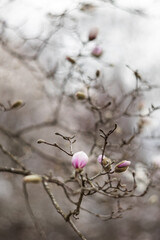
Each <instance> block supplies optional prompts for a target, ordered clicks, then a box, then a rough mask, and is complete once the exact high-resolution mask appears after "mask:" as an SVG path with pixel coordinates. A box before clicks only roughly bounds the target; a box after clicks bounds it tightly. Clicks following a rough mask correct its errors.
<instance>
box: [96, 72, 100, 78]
mask: <svg viewBox="0 0 160 240" xmlns="http://www.w3.org/2000/svg"><path fill="white" fill-rule="evenodd" d="M99 76H100V70H97V71H96V77H97V78H98V77H99Z"/></svg>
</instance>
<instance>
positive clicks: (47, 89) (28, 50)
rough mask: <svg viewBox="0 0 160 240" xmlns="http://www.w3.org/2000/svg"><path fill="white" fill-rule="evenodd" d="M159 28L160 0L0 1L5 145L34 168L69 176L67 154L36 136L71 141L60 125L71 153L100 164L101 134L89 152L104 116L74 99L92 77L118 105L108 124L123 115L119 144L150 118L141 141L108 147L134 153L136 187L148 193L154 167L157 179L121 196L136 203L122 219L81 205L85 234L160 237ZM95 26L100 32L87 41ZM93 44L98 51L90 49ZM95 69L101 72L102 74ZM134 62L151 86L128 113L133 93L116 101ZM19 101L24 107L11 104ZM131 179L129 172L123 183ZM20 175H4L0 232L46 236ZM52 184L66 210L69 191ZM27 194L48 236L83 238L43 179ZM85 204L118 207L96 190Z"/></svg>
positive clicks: (116, 153) (102, 95)
mask: <svg viewBox="0 0 160 240" xmlns="http://www.w3.org/2000/svg"><path fill="white" fill-rule="evenodd" d="M159 28H160V2H159V1H158V0H157V1H156V0H143V1H142V0H141V1H138V0H130V1H126V0H119V1H118V0H117V1H116V0H115V1H114V0H108V1H107V0H106V1H105V0H97V1H96V0H90V1H87V0H86V1H78V0H77V1H76V0H75V1H71V0H59V1H58V2H57V1H54V0H52V1H51V0H45V1H44V0H34V1H31V0H21V1H20V0H0V56H1V57H0V104H1V105H0V145H2V146H3V147H4V148H6V149H7V150H8V151H9V152H11V153H12V154H13V155H15V156H16V157H17V158H18V159H19V160H20V161H21V162H22V163H23V164H24V165H25V166H26V167H27V168H28V169H31V170H32V171H33V172H36V173H39V174H47V173H49V171H52V173H53V175H54V176H58V177H63V178H67V177H68V176H70V175H71V174H72V170H73V169H72V168H71V163H70V161H71V158H70V157H69V156H67V155H65V154H64V153H63V152H60V151H59V150H58V149H55V148H53V147H49V146H45V145H38V144H37V140H38V139H45V140H47V141H49V142H58V143H59V144H61V145H62V146H63V147H64V148H67V147H68V145H67V144H66V143H65V142H64V141H62V140H61V139H59V138H58V137H57V136H55V135H54V133H55V132H60V133H63V134H64V135H67V136H68V135H70V136H71V135H73V134H76V139H77V143H76V144H75V145H74V152H76V151H80V150H83V151H85V152H86V153H87V154H88V155H89V156H90V159H91V161H90V164H89V165H88V167H87V171H90V173H96V172H97V170H100V167H99V166H98V164H97V161H96V158H97V156H98V155H99V153H100V146H102V142H101V140H100V139H99V138H98V137H97V142H96V144H97V145H96V148H95V149H94V151H91V150H92V146H93V142H94V134H93V132H94V128H95V122H96V121H95V120H96V119H97V115H96V114H95V113H93V112H92V111H91V110H88V108H87V106H86V104H84V102H83V101H80V102H79V101H77V99H76V97H75V93H76V92H77V91H84V92H85V93H86V91H87V90H86V89H87V86H88V84H89V85H90V86H92V87H93V89H92V96H93V98H94V99H96V100H95V102H96V103H98V104H100V105H103V104H104V103H106V102H108V101H111V102H113V107H112V105H111V107H109V109H107V111H106V112H103V113H104V117H105V118H106V120H107V123H106V125H105V126H103V124H102V126H101V127H102V128H104V129H105V130H106V131H107V130H110V127H111V126H113V125H114V123H115V121H116V123H118V131H117V132H116V133H115V136H113V137H112V142H115V143H117V142H118V141H120V140H121V139H123V138H126V139H129V137H130V136H132V134H133V132H134V130H135V129H136V127H137V124H140V123H141V122H140V121H141V120H142V119H143V120H144V121H145V124H144V125H145V126H144V128H143V131H142V132H141V135H140V136H138V139H136V140H135V141H134V142H133V143H132V144H128V145H127V146H125V147H124V149H123V150H122V149H120V148H117V147H116V146H111V147H109V148H108V150H107V151H108V152H107V154H108V155H109V156H110V157H111V158H112V159H115V160H122V159H123V157H126V158H127V159H129V160H131V161H132V166H131V169H132V170H134V171H135V172H136V176H137V182H138V184H139V185H138V186H139V187H138V190H137V191H138V192H143V191H144V189H145V187H146V184H147V182H148V178H150V177H148V176H150V175H149V174H148V173H150V170H153V169H151V168H153V165H154V166H155V168H154V170H153V171H152V175H153V176H154V177H153V184H152V186H151V188H150V189H149V191H148V192H147V194H145V196H144V197H142V198H139V199H135V198H133V199H129V198H128V199H125V200H124V201H123V200H122V206H124V207H126V206H127V207H128V208H129V207H130V210H128V211H125V212H124V214H123V216H122V218H117V219H111V220H109V221H102V220H101V219H99V218H97V217H95V216H92V215H90V214H88V213H87V212H83V211H82V212H81V214H80V219H79V220H77V221H76V224H77V226H78V227H79V228H80V229H81V231H82V232H83V233H84V235H85V236H86V237H87V239H92V240H94V239H108V240H110V239H112V240H125V239H126V240H131V239H137V240H141V239H143V240H159V235H160V229H159V224H160V215H159V209H160V194H159V184H158V183H159V180H160V170H159V168H160V152H159V136H160V132H159V127H160V124H159V122H160V121H159V119H160V111H155V112H153V114H152V115H151V116H150V114H148V112H149V109H151V108H152V107H151V105H152V104H153V106H154V107H157V106H159V105H160V88H159V85H160V83H159V76H160V68H159V63H160V44H159V43H160V31H159ZM92 29H94V30H95V29H97V31H98V33H97V36H96V39H94V40H93V41H89V40H88V36H89V33H90V31H91V30H92ZM95 47H97V48H98V49H99V50H100V52H101V54H100V55H99V56H94V54H93V50H94V49H95ZM97 70H98V71H99V75H100V76H98V77H97V78H96V79H95V74H96V71H97ZM136 70H137V71H138V73H139V74H140V75H139V76H140V80H141V79H142V80H143V81H142V85H144V86H145V87H146V86H148V87H147V88H146V89H147V90H144V91H143V92H142V94H140V95H138V96H137V97H136V99H134V100H133V99H132V100H133V101H131V103H132V106H131V108H130V111H129V112H130V115H131V116H127V114H126V115H125V114H124V112H125V110H124V109H126V106H128V105H129V103H130V100H129V99H128V98H126V101H124V102H122V104H121V105H120V107H119V108H118V109H116V108H115V106H116V104H115V105H114V101H115V102H120V101H121V99H122V98H123V97H124V96H125V95H126V94H127V93H129V92H132V90H133V89H134V88H135V85H136V79H135V71H136ZM96 76H97V75H96ZM95 81H97V82H96V84H97V85H98V87H96V86H97V85H96V84H95ZM140 82H141V81H140ZM146 82H147V84H148V85H147V84H146ZM150 86H151V87H150ZM101 87H102V90H101ZM130 96H132V95H131V94H130ZM19 99H20V100H22V101H23V103H24V106H22V107H21V108H19V109H11V111H4V110H5V109H4V107H5V108H6V109H9V108H10V106H11V105H12V104H13V103H15V102H16V101H17V100H19ZM137 111H138V115H136V114H137ZM132 114H133V115H132ZM140 115H142V118H140ZM143 116H144V117H143ZM97 134H98V133H97ZM96 136H97V135H96ZM6 166H7V167H15V166H16V165H14V163H13V162H12V161H11V160H10V158H9V157H8V156H7V155H6V154H4V152H3V151H1V150H0V167H6ZM153 173H154V174H153ZM150 174H151V173H150ZM130 178H131V171H129V172H128V173H126V175H125V176H123V181H124V182H125V181H129V180H130ZM22 180H23V178H22V177H21V176H18V175H12V174H10V173H0V213H1V214H0V239H4V240H10V239H13V240H22V239H27V238H28V239H30V240H35V239H39V237H38V236H37V233H36V231H35V229H34V225H33V223H32V221H31V219H30V216H29V214H28V212H27V209H26V206H25V200H24V194H23V190H22ZM53 191H54V192H55V193H56V198H57V201H59V203H60V205H61V206H62V207H63V209H64V210H65V211H67V210H69V209H70V208H71V205H70V203H69V202H67V199H66V200H65V198H64V195H63V192H62V190H61V189H59V188H58V187H57V186H55V185H54V186H53ZM28 192H29V199H30V202H31V206H32V208H33V209H34V214H35V216H36V218H37V221H38V222H39V223H40V225H41V226H42V228H43V229H44V231H45V232H46V236H47V239H48V240H51V239H56V240H63V239H68V240H69V239H78V237H77V236H76V235H75V233H74V232H73V230H72V229H70V227H69V226H68V225H67V223H65V222H64V220H63V219H62V218H61V216H59V215H58V213H57V212H56V211H55V209H54V208H53V207H52V205H51V203H50V201H49V199H48V196H47V195H46V194H45V192H44V189H43V187H42V186H41V185H34V184H31V185H29V186H28ZM84 206H85V207H87V208H88V209H89V210H94V212H96V213H99V214H110V213H111V212H112V211H114V210H115V209H116V200H114V199H111V200H110V199H104V198H102V197H100V198H98V197H97V196H96V197H89V198H87V199H85V202H84Z"/></svg>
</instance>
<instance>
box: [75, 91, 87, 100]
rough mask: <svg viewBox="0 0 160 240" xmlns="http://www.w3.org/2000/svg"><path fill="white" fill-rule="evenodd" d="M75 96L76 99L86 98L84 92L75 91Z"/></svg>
mask: <svg viewBox="0 0 160 240" xmlns="http://www.w3.org/2000/svg"><path fill="white" fill-rule="evenodd" d="M76 97H77V99H78V100H84V99H85V98H86V95H85V94H84V92H80V91H79V92H77V93H76Z"/></svg>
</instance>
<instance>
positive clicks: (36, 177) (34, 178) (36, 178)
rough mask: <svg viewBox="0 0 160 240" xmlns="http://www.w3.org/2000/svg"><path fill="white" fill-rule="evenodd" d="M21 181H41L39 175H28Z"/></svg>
mask: <svg viewBox="0 0 160 240" xmlns="http://www.w3.org/2000/svg"><path fill="white" fill-rule="evenodd" d="M23 182H25V183H40V182H42V177H41V176H40V175H37V174H34V175H28V176H25V177H24V178H23Z"/></svg>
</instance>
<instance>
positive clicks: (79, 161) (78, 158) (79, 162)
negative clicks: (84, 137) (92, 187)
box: [72, 151, 88, 170]
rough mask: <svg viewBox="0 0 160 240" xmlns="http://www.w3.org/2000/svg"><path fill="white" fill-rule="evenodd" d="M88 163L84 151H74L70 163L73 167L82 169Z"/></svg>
mask: <svg viewBox="0 0 160 240" xmlns="http://www.w3.org/2000/svg"><path fill="white" fill-rule="evenodd" d="M87 163H88V156H87V154H86V153H85V152H83V151H80V152H76V153H75V154H74V155H73V157H72V165H73V167H74V168H75V169H80V170H82V169H83V168H84V167H85V166H86V164H87Z"/></svg>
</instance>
